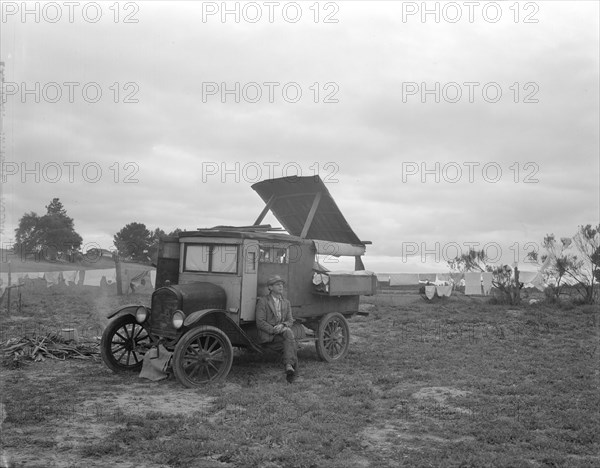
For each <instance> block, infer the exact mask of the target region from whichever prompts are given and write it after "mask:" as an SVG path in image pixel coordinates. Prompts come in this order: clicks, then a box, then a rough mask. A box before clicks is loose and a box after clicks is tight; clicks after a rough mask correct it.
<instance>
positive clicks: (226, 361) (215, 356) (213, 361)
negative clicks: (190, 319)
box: [173, 325, 233, 388]
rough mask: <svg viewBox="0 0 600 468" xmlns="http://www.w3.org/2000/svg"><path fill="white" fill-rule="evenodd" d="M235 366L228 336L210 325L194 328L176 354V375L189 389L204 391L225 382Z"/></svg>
mask: <svg viewBox="0 0 600 468" xmlns="http://www.w3.org/2000/svg"><path fill="white" fill-rule="evenodd" d="M232 363H233V347H232V346H231V341H229V338H228V336H227V335H226V334H225V333H223V331H221V330H220V329H218V328H216V327H212V326H209V325H202V326H199V327H198V328H194V329H192V330H190V331H189V332H187V333H186V334H185V335H183V336H182V337H181V339H180V340H179V342H178V343H177V345H176V346H175V352H174V354H173V373H174V374H175V377H176V378H177V381H178V382H179V383H181V384H182V385H184V386H186V387H190V388H192V387H200V386H202V385H204V384H207V383H210V382H218V381H220V380H223V379H224V378H225V377H227V374H229V371H230V369H231V364H232Z"/></svg>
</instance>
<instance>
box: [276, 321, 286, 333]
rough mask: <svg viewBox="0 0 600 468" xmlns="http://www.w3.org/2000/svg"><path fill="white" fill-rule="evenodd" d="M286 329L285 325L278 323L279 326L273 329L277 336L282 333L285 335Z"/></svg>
mask: <svg viewBox="0 0 600 468" xmlns="http://www.w3.org/2000/svg"><path fill="white" fill-rule="evenodd" d="M284 329H285V325H284V324H283V323H278V324H277V325H275V326H274V327H273V330H274V331H275V334H276V335H279V334H280V333H283V330H284Z"/></svg>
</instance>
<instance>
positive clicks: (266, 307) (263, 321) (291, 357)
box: [256, 275, 298, 382]
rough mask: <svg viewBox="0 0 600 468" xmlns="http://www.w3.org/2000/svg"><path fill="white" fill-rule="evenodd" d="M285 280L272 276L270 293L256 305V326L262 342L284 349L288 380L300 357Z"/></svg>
mask: <svg viewBox="0 0 600 468" xmlns="http://www.w3.org/2000/svg"><path fill="white" fill-rule="evenodd" d="M284 284H285V281H284V280H283V279H282V278H281V277H280V276H279V275H275V276H271V277H270V278H269V280H268V281H267V287H268V288H269V294H267V295H266V296H264V297H261V298H260V299H259V300H258V304H257V305H256V326H257V327H258V338H259V341H260V342H261V343H269V347H271V348H273V349H275V350H277V351H283V364H284V366H285V373H286V375H287V379H288V382H291V381H292V380H293V378H294V375H295V373H296V367H297V365H298V357H297V354H296V351H297V345H296V338H295V337H294V332H293V331H292V325H293V324H294V318H293V317H292V306H291V304H290V301H288V300H287V299H286V298H284V297H283V287H284Z"/></svg>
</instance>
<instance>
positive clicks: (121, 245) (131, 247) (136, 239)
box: [113, 222, 153, 263]
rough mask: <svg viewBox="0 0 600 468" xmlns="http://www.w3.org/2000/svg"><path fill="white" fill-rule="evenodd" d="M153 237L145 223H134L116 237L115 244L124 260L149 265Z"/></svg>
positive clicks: (127, 225) (114, 238)
mask: <svg viewBox="0 0 600 468" xmlns="http://www.w3.org/2000/svg"><path fill="white" fill-rule="evenodd" d="M152 237H153V233H151V232H150V231H149V230H148V229H146V225H145V224H144V223H137V222H133V223H129V224H126V225H125V227H124V228H122V229H121V230H120V231H119V232H117V233H116V234H115V235H114V237H113V243H114V244H115V247H116V248H117V252H118V254H119V257H121V258H122V259H124V260H132V261H136V262H142V263H148V262H149V261H150V258H149V255H148V253H149V251H150V246H151V245H152V242H153V239H152Z"/></svg>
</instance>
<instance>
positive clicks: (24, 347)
mask: <svg viewBox="0 0 600 468" xmlns="http://www.w3.org/2000/svg"><path fill="white" fill-rule="evenodd" d="M0 349H1V350H2V364H3V365H4V366H8V367H16V366H18V365H19V364H20V363H24V362H39V361H44V360H46V359H58V360H63V361H64V360H65V359H69V358H72V359H94V358H96V357H97V356H98V355H99V353H100V351H99V346H98V343H75V342H74V341H73V340H66V339H65V338H63V337H62V336H60V335H57V334H54V333H48V334H46V335H32V336H24V337H21V338H9V339H8V340H6V341H3V342H0Z"/></svg>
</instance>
